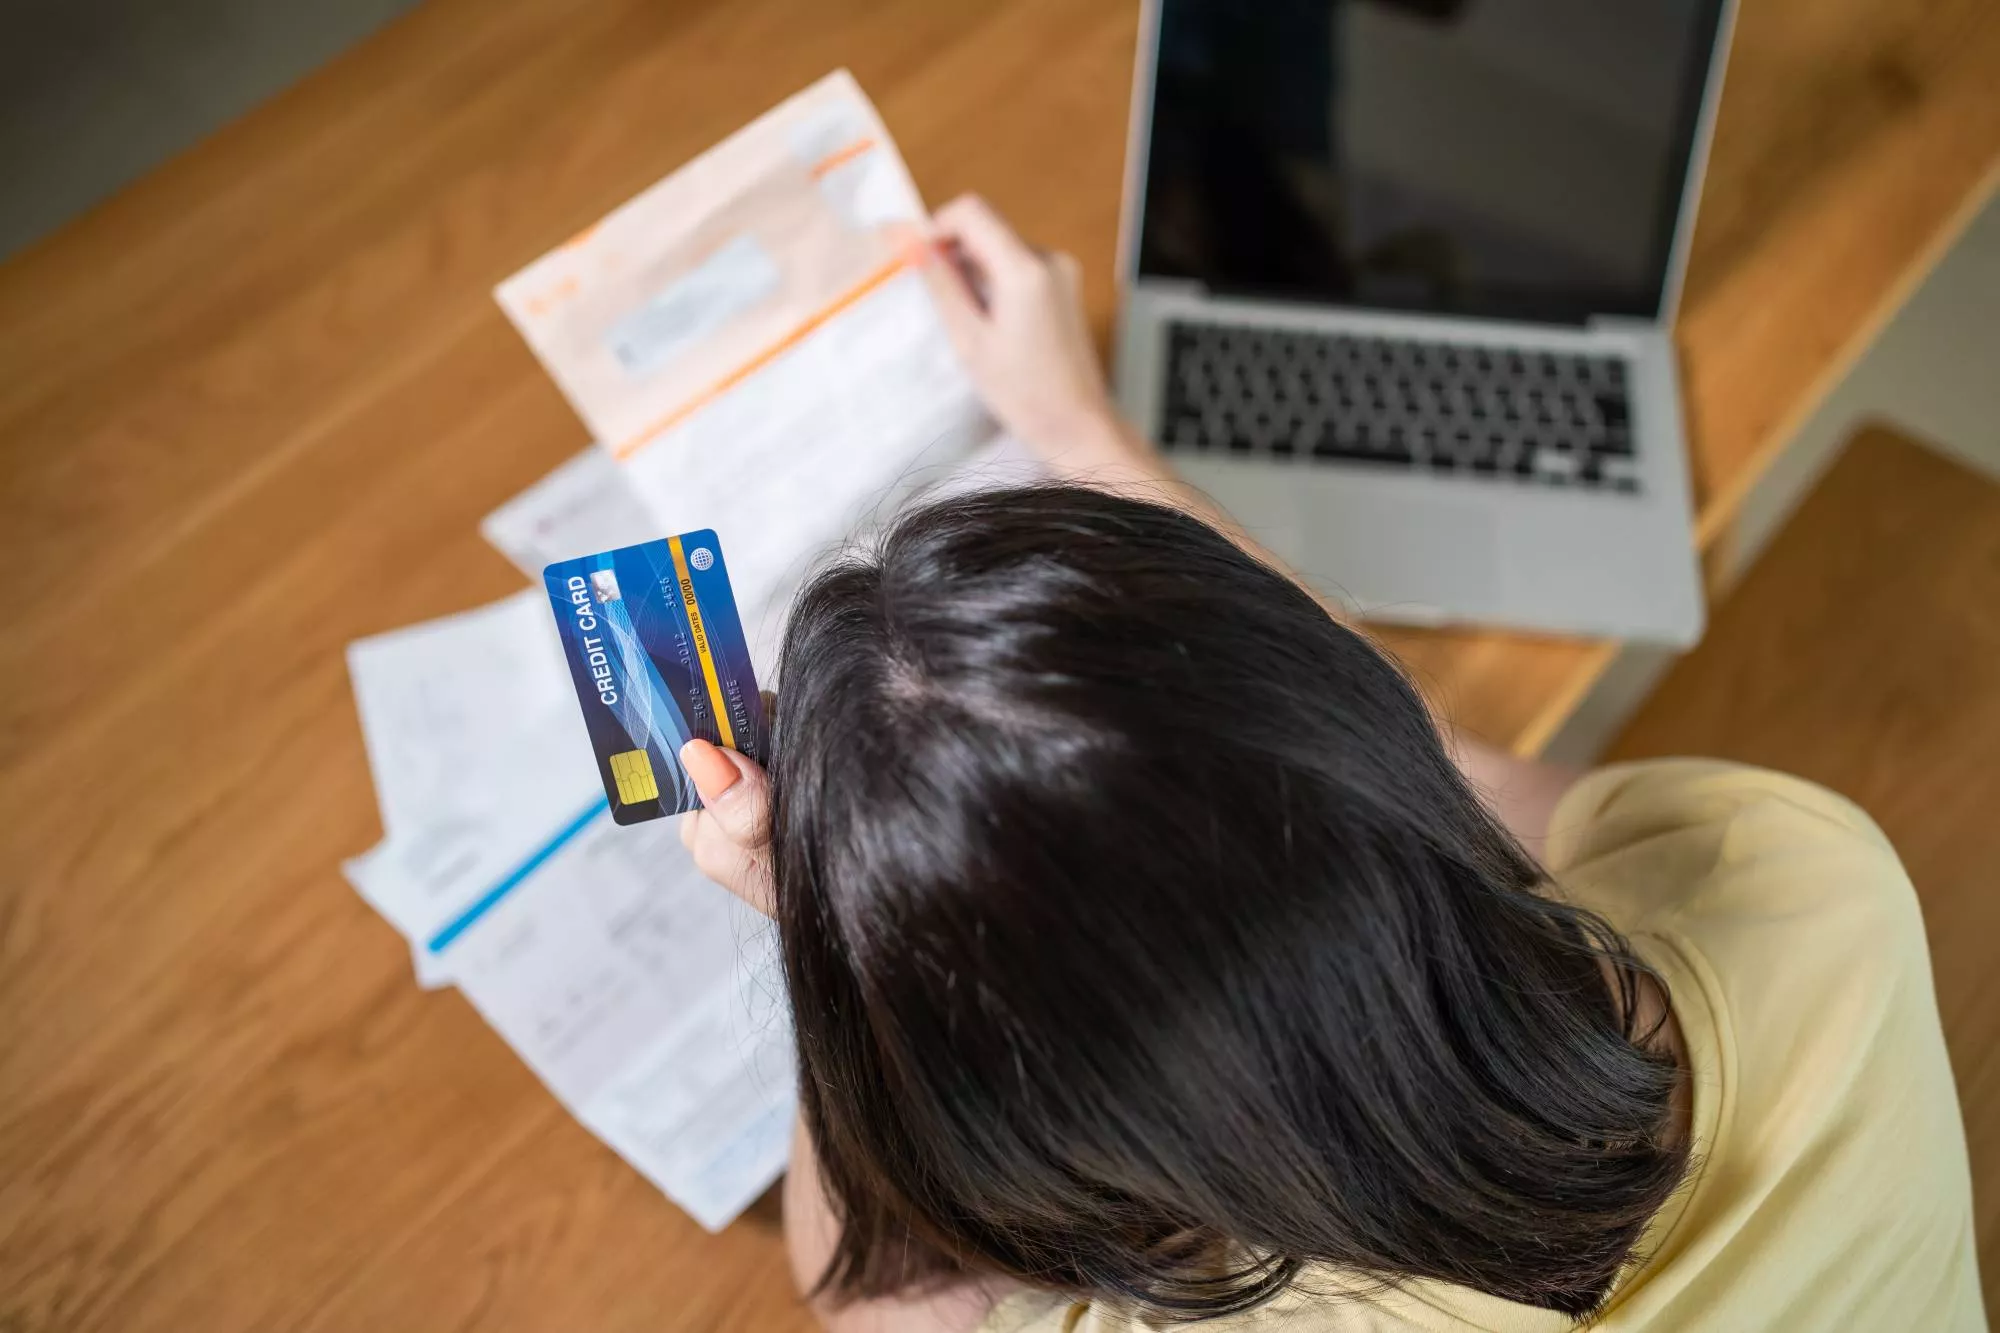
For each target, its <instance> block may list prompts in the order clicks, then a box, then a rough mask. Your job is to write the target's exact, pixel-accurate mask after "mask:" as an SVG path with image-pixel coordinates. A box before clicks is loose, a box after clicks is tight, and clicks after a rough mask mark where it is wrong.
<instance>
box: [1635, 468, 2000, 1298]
mask: <svg viewBox="0 0 2000 1333" xmlns="http://www.w3.org/2000/svg"><path fill="white" fill-rule="evenodd" d="M1674 754H1700V755H1717V756H1720V757H1723V758H1727V759H1739V760H1742V761H1744V762H1746V763H1753V764H1761V765H1764V766H1766V767H1769V768H1777V769H1783V770H1785V771H1786V772H1790V773H1797V774H1799V775H1800V776H1802V777H1807V778H1811V779H1812V780H1813V781H1815V782H1820V783H1824V784H1825V785H1826V786H1828V787H1831V788H1833V789H1834V790H1836V791H1838V792H1841V793H1843V794H1844V795H1846V796H1849V797H1851V798H1853V799H1854V800H1855V801H1858V802H1859V803H1860V804H1861V805H1862V807H1863V808H1865V809H1866V810H1867V811H1868V813H1869V814H1871V815H1873V816H1874V817H1875V819H1876V821H1877V822H1879V823H1880V824H1881V825H1882V828H1883V830H1884V831H1885V832H1887V833H1888V835H1889V837H1890V839H1891V840H1892V841H1893V842H1894V843H1895V845H1896V850H1897V851H1898V852H1900V853H1901V854H1902V857H1903V862H1904V864H1905V865H1906V866H1907V867H1908V868H1909V871H1910V877H1911V879H1913V880H1914V881H1915V882H1916V886H1917V893H1918V896H1919V897H1920V898H1921V899H1922V901H1923V908H1924V921H1925V924H1926V926H1927V927H1928V929H1929V933H1930V941H1931V956H1932V964H1933V969H1934V972H1935V976H1936V980H1937V990H1938V1004H1939V1008H1940V1010H1941V1012H1942V1014H1943V1018H1944V1028H1945V1037H1946V1039H1947V1041H1948V1042H1949V1044H1950V1047H1951V1056H1952V1066H1953V1068H1954V1070H1955V1071H1956V1073H1957V1075H1958V1090H1959V1100H1960V1103H1961V1105H1962V1106H1963V1107H1964V1110H1965V1129H1966V1135H1967V1138H1968V1140H1969V1141H1970V1145H1971V1151H1972V1169H1973V1186H1974V1199H1975V1205H1976V1207H1977V1209H1978V1217H1979V1230H1980V1267H1981V1272H1982V1276H1983V1278H1984V1280H1985V1283H1986V1303H1987V1308H1988V1310H1989V1311H1993V1312H1996V1313H2000V485H1996V484H1994V483H1993V482H1991V481H1989V480H1986V479H1985V478H1982V477H1979V476H1977V475H1975V474H1973V473H1970V472H1968V471H1966V470H1965V469H1964V468H1963V467H1961V466H1959V465H1958V464H1956V463H1952V462H1947V461H1945V459H1944V458H1942V457H1941V456H1940V455H1938V454H1935V453H1932V452H1931V451H1930V450H1928V449H1925V448H1922V447H1920V446H1918V445H1916V444H1912V443H1910V442H1908V441H1906V440H1903V439H1900V438H1898V437H1897V436H1895V435H1894V434H1892V433H1890V432H1888V431H1886V430H1882V429H1876V430H1871V431H1868V432H1865V433H1864V434H1863V435H1861V436H1860V437H1859V438H1858V439H1857V440H1855V441H1854V442H1853V443H1852V444H1851V445H1849V446H1848V447H1847V450H1846V452H1845V453H1844V454H1843V455H1842V456H1841V458H1840V461H1839V462H1838V463H1837V464H1835V466H1834V468H1833V470H1832V471H1831V472H1830V473H1829V474H1828V475H1827V476H1826V478H1825V479H1824V480H1823V481H1822V482H1821V483H1820V484H1819V486H1818V487H1817V488H1816V489H1815V490H1814V492H1813V493H1812V495H1811V496H1810V497H1808V499H1807V500H1806V503H1805V505H1804V506H1803V508H1802V509H1801V510H1800V511H1799V513H1798V514H1797V515H1796V516H1795V517H1794V518H1793V519H1792V521H1791V522H1790V523H1789V524H1788V525H1787V526H1786V528H1785V530H1784V532H1783V533H1782V534H1780V536H1779V537H1778V539H1777V541H1776V542H1775V543H1774V544H1773V545H1772V547H1771V548H1770V549H1769V550H1768V551H1767V552H1765V554H1764V555H1763V557H1762V558H1761V559H1759V560H1758V562H1757V564H1756V566H1755V567H1754V568H1753V569H1752V570H1751V571H1750V572H1749V574H1748V575H1747V577H1746V578H1745V580H1744V582H1743V583H1742V585H1741V586H1740V587H1738V588H1737V589H1736V590H1735V591H1734V592H1732V593H1731V595H1730V597H1729V600H1728V601H1727V602H1726V603H1725V604H1724V605H1723V606H1722V608H1721V609H1720V610H1719V611H1718V612H1717V614H1716V616H1715V620H1714V623H1713V624H1712V625H1711V626H1710V628H1709V632H1708V638H1707V640H1706V641H1705V642H1703V644H1702V645H1701V647H1700V648H1698V649H1696V650H1695V651H1694V652H1693V653H1691V654H1690V655H1689V656H1687V657H1686V658H1684V659H1683V660H1682V661H1681V662H1680V663H1678V664H1677V665H1676V667H1675V668H1674V670H1673V671H1672V673H1671V674H1670V675H1669V676H1668V677H1667V679H1666V680H1665V682H1664V683H1663V684H1662V685H1661V686H1660V688H1659V690H1658V692H1657V693H1656V694H1655V695H1654V696H1653V697H1652V699H1650V700H1649V701H1648V702H1647V704H1646V706H1645V707H1644V708H1643V709H1642V710H1641V711H1640V713H1639V714H1638V716H1637V717H1635V718H1634V719H1633V721H1632V723H1631V725H1630V726H1629V727H1628V728H1627V730H1626V732H1625V734H1624V735H1623V736H1622V737H1620V738H1619V740H1618V741H1617V743H1616V745H1615V746H1614V747H1613V751H1612V754H1611V755H1610V756H1609V757H1610V758H1614V759H1638V758H1650V757H1654V756H1659V755H1674Z"/></svg>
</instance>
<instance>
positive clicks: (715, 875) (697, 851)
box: [680, 740, 772, 916]
mask: <svg viewBox="0 0 2000 1333" xmlns="http://www.w3.org/2000/svg"><path fill="white" fill-rule="evenodd" d="M681 767H683V768H685V769H686V770H687V774H688V777H689V778H691V779H692V780H693V781H694V786H695V790H696V791H698V792H700V793H701V800H702V807H703V808H702V809H700V810H690V811H689V812H688V813H686V814H684V815H682V816H681V828H680V834H681V845H682V846H684V847H686V848H687V849H688V850H689V851H690V852H692V853H694V863H695V866H696V868H698V869H699V870H700V871H701V873H702V874H704V875H707V876H708V877H709V878H710V879H712V880H714V881H715V882H716V883H718V884H720V885H721V886H722V887H723V888H725V889H728V890H729V891H730V892H731V893H733V894H735V895H736V896H737V897H739V898H741V899H742V900H743V901H744V902H746V903H749V904H750V905H751V906H752V907H754V908H756V909H757V910H758V911H760V912H762V913H764V914H765V915H766V916H768V915H770V913H771V904H772V887H771V860H770V853H769V850H768V849H769V845H770V840H771V799H770V787H769V784H768V783H767V782H766V780H765V777H764V770H763V769H761V768H759V767H758V766H757V764H756V763H755V762H754V761H752V760H750V759H747V758H745V757H744V756H743V755H740V754H738V753H737V752H736V751H734V750H729V749H724V748H723V747H721V746H718V745H711V744H709V743H708V742H707V741H699V740H697V741H689V742H688V743H687V744H686V745H684V746H682V747H681Z"/></svg>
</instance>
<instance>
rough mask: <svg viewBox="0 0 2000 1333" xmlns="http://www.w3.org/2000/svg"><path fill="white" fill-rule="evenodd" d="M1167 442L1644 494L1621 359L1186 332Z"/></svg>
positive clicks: (1183, 327)
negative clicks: (1634, 451)
mask: <svg viewBox="0 0 2000 1333" xmlns="http://www.w3.org/2000/svg"><path fill="white" fill-rule="evenodd" d="M1160 444H1161V447H1162V448H1165V449H1168V450H1171V451H1185V452H1190V453H1211V454H1214V453H1226V454H1238V455H1253V456H1254V455H1276V456H1281V457H1293V458H1301V459H1310V460H1312V461H1315V462H1321V463H1341V464H1362V465H1369V466H1376V467H1385V468H1396V469H1401V470H1405V471H1428V472H1436V473H1449V474H1453V475H1460V476H1464V477H1467V478H1483V479H1487V480H1489V481H1496V482H1497V481H1500V480H1503V479H1505V480H1512V481H1515V482H1525V483H1531V484H1541V485H1548V486H1561V487H1580V488H1584V489H1590V490H1598V491H1620V492H1627V493H1632V492H1637V491H1638V489H1639V478H1638V472H1637V468H1636V466H1635V462H1636V460H1635V457H1634V453H1633V446H1632V414H1631V406H1630V402H1629V400H1628V399H1627V397H1626V369H1625V362H1624V361H1623V360H1622V359H1621V358H1618V357H1614V356H1596V355H1581V354H1577V353H1565V352H1545V351H1534V350H1516V349H1512V348H1506V347H1495V346H1485V345H1473V344H1464V343H1443V342H1432V341H1425V340H1416V339H1403V338H1371V337H1366V336H1362V335H1356V334H1341V333H1319V332H1310V331H1302V330H1290V329H1268V328H1245V327H1242V326H1240V325H1222V324H1195V323H1180V322H1176V323H1173V324H1170V325H1168V334H1167V389H1166V414H1165V417H1164V420H1163V421H1162V424H1161V430H1160Z"/></svg>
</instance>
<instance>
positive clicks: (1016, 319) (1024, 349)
mask: <svg viewBox="0 0 2000 1333" xmlns="http://www.w3.org/2000/svg"><path fill="white" fill-rule="evenodd" d="M936 222H937V227H938V231H939V233H940V236H941V237H942V244H941V246H940V247H939V249H938V250H937V252H936V256H935V259H934V262H932V263H930V264H927V265H926V266H925V272H926V276H927V278H928V279H929V282H930V287H931V294H932V296H933V298H934V299H935V300H936V303H937V307H938V310H939V313H940V314H941V316H942V317H943V320H944V325H945V329H946V331H947V332H948V333H949V334H950V336H951V340H952V344H953V346H954V347H956V349H957V350H958V354H959V359H960V360H961V361H963V362H964V363H965V367H966V371H967V373H968V374H969V375H970V376H971V378H972V382H973V384H974V385H975V386H976V387H977V388H978V390H979V393H980V396H981V398H983V399H984V400H985V403H986V406H987V409H988V410H989V411H991V412H992V413H993V415H994V417H995V418H996V419H998V420H999V422H1000V424H1001V425H1002V426H1004V427H1005V428H1006V429H1007V431H1008V432H1009V433H1010V434H1012V435H1013V436H1014V437H1015V438H1016V439H1018V440H1020V441H1021V443H1022V444H1024V445H1026V446H1027V447H1028V448H1029V449H1031V450H1033V451H1034V453H1035V454H1036V456H1037V457H1039V458H1040V459H1041V460H1042V461H1043V463H1045V464H1046V465H1047V466H1048V468H1049V470H1050V471H1051V472H1053V473H1054V474H1055V476H1057V477H1058V478H1060V479H1062V480H1064V481H1073V482H1077V483H1079V484H1082V485H1086V486H1097V487H1100V488H1102V489H1104V490H1108V491H1113V492H1116V493H1118V494H1121V495H1129V496H1131V497H1133V498H1134V499H1140V500H1152V501H1155V502H1157V503H1160V504H1170V505H1174V506H1176V507H1177V508H1181V509H1185V510H1187V511H1188V512H1189V513H1192V514H1193V515H1195V516H1196V517H1197V518H1200V519H1202V520H1203V521H1204V522H1206V523H1208V524H1210V525H1212V526H1213V527H1215V528H1216V529H1217V530H1218V531H1220V532H1222V533H1223V534H1224V535H1225V536H1227V537H1228V538H1229V539H1230V540H1232V541H1234V542H1235V543H1236V544H1237V545H1238V546H1241V547H1242V548H1243V549H1244V550H1246V551H1249V552H1250V553H1251V554H1252V555H1254V556H1256V557H1257V558H1258V559H1260V560H1262V561H1264V562H1265V563H1266V564H1268V565H1270V566H1271V567H1272V568H1273V569H1280V570H1285V572H1286V573H1287V574H1289V575H1290V576H1291V577H1292V579H1293V581H1294V582H1297V583H1298V584H1299V586H1300V587H1302V588H1305V590H1306V591H1307V592H1308V593H1311V594H1312V596H1313V597H1314V599H1315V600H1317V601H1318V602H1319V603H1320V605H1321V606H1323V607H1325V608H1326V611H1327V614H1328V615H1331V616H1334V617H1335V618H1336V619H1341V618H1343V617H1341V615H1340V611H1339V609H1338V608H1337V607H1335V606H1333V605H1331V604H1330V603H1329V602H1328V601H1327V600H1326V599H1325V598H1323V597H1321V596H1320V595H1319V594H1318V593H1317V592H1314V590H1313V589H1312V588H1311V587H1310V586H1308V585H1307V584H1306V583H1305V582H1304V580H1302V579H1299V577H1298V575H1297V574H1295V573H1293V572H1292V571H1290V570H1289V569H1287V568H1286V566H1285V564H1284V562H1282V561H1280V560H1279V559H1277V558H1276V557H1275V556H1273V555H1272V554H1271V553H1270V552H1269V551H1267V550H1265V549H1264V548H1263V547H1262V546H1260V545H1258V543H1257V542H1256V540H1255V539H1254V538H1252V537H1251V536H1250V535H1249V534H1248V533H1247V532H1245V531H1244V530H1243V529H1242V528H1241V527H1240V526H1239V525H1238V524H1237V523H1236V522H1235V521H1234V520H1233V519H1231V518H1230V517H1229V515H1227V514H1225V513H1224V512H1222V510H1221V509H1219V508H1217V507H1216V505H1215V503H1214V502H1213V501H1211V500H1210V499H1209V498H1208V497H1207V496H1205V495H1203V494H1202V493H1201V492H1200V491H1198V490H1196V489H1194V488H1193V487H1191V486H1189V485H1187V484H1186V483H1185V482H1182V481H1181V480H1180V479H1179V478H1177V477H1175V476H1174V474H1173V473H1172V472H1171V471H1170V470H1169V469H1168V468H1167V466H1166V464H1165V463H1163V462H1162V461H1161V460H1160V458H1159V456H1158V455H1157V454H1155V453H1154V452H1153V451H1152V450H1151V449H1150V448H1148V447H1147V445H1146V443H1145V441H1143V440H1142V439H1140V438H1139V434H1138V432H1137V431H1135V430H1133V429H1132V428H1131V426H1130V425H1128V424H1127V423H1126V422H1125V421H1124V419H1123V418H1121V417H1120V416H1119V415H1118V411H1117V409H1116V408H1115V407H1114V406H1113V405H1112V402H1111V395H1110V393H1109V392H1108V391H1107V390H1106V388H1105V385H1104V376H1103V373H1102V372H1101V371H1100V370H1099V369H1098V364H1097V354H1096V351H1095V349H1094V348H1093V347H1092V346H1091V341H1090V330H1089V327H1088V325H1087V323H1086V322H1085V319H1084V315H1083V302H1082V300H1081V299H1080V297H1079V294H1078V276H1079V270H1078V267H1077V263H1076V261H1075V260H1074V259H1072V258H1070V257H1069V256H1068V255H1049V254H1044V253H1042V252H1040V251H1037V250H1035V249H1033V248H1032V247H1030V246H1029V245H1027V244H1026V243H1025V242H1023V241H1022V240H1021V238H1020V237H1019V236H1017V235H1015V234H1014V231H1013V229H1012V228H1011V227H1009V226H1008V225H1007V223H1006V222H1005V220H1003V219H1002V218H1001V217H1000V216H999V214H997V213H995V212H994V211H993V210H992V208H991V207H989V206H988V205H987V203H986V201H985V200H983V199H980V198H978V197H977V196H976V195H967V196H965V197H963V198H960V199H957V200H954V201H953V202H951V203H949V204H947V205H945V206H944V207H943V208H941V209H939V210H938V212H937V218H936ZM1439 730H1440V731H1441V732H1442V733H1443V735H1444V738H1445V744H1446V747H1447V748H1448V749H1450V750H1451V752H1452V755H1453V757H1454V758H1455V759H1456V760H1457V761H1458V766H1459V768H1460V770H1461V771H1463V772H1464V773H1465V775H1466V778H1467V779H1468V780H1469V781H1470V782H1471V783H1472V785H1473V786H1474V787H1475V788H1476V789H1478V791H1479V792H1480V794H1481V796H1482V797H1484V798H1485V800H1486V803H1487V807H1488V808H1489V809H1491V810H1492V811H1493V812H1494V814H1495V815H1496V816H1498V817H1499V819H1500V820H1501V822H1502V823H1504V824H1505V825H1506V826H1507V827H1508V829H1509V830H1511V831H1512V832H1513V834H1514V836H1515V837H1516V838H1518V839H1520V840H1521V842H1522V843H1523V844H1525V845H1526V846H1527V848H1528V850H1529V851H1530V852H1533V853H1534V854H1535V855H1537V856H1539V855H1540V854H1541V850H1542V845H1543V843H1544V842H1545V841H1546V840H1547V837H1548V829H1549V818H1550V816H1551V814H1552V813H1553V812H1554V810H1555V805H1556V802H1557V801H1558V800H1559V799H1560V798H1561V796H1562V794H1563V792H1565V791H1567V790H1568V789H1569V787H1570V784H1572V783H1573V782H1575V781H1576V779H1577V777H1578V776H1580V775H1579V774H1578V773H1577V772H1576V771H1575V770H1573V769H1570V768H1566V767H1563V766H1560V765H1556V764H1547V763H1541V762H1538V761H1536V760H1532V759H1520V758H1516V757H1515V756H1513V755H1510V754H1507V753H1505V752H1504V751H1501V750H1497V749H1494V748H1493V747H1492V746H1490V745H1487V744H1485V743H1484V742H1482V741H1479V740H1476V739H1474V738H1473V737H1471V736H1467V735H1465V734H1464V733H1462V732H1458V731H1455V730H1454V729H1453V728H1451V727H1450V726H1448V725H1443V724H1441V725H1440V727H1439Z"/></svg>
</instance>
